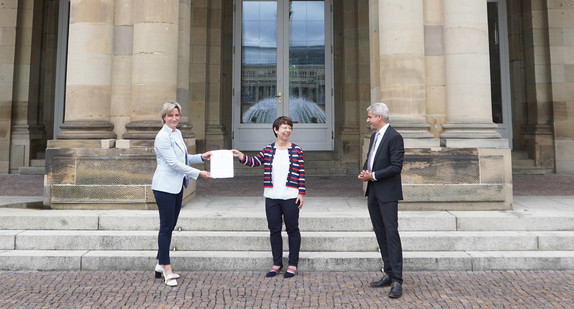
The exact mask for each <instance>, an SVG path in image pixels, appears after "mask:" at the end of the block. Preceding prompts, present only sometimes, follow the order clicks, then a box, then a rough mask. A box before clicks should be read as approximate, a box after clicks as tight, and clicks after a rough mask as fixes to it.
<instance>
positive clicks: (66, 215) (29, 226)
mask: <svg viewBox="0 0 574 309" xmlns="http://www.w3.org/2000/svg"><path fill="white" fill-rule="evenodd" d="M299 226H300V228H301V231H306V232H318V231H343V232H351V231H363V232H368V231H372V225H371V221H370V219H369V216H368V213H367V212H366V210H365V211H363V212H361V213H360V214H357V212H353V213H321V212H312V211H307V212H305V213H302V214H301V217H300V220H299ZM158 227H159V218H158V214H157V211H152V210H147V211H145V210H140V211H123V210H118V211H82V210H74V211H66V210H40V209H13V208H5V209H2V211H0V230H113V231H122V230H125V231H157V229H158ZM176 230H182V231H267V222H266V219H265V217H264V214H262V213H261V212H258V215H255V214H249V213H247V214H245V213H240V214H225V213H218V212H203V211H185V210H182V212H181V214H180V217H179V220H178V225H177V227H176ZM399 230H400V231H568V230H570V231H574V212H561V211H544V212H512V211H511V212H505V211H448V212H447V211H400V212H399Z"/></svg>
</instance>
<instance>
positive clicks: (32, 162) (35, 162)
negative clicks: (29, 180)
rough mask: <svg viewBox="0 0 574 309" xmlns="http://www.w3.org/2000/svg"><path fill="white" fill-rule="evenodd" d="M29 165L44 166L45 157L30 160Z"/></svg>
mask: <svg viewBox="0 0 574 309" xmlns="http://www.w3.org/2000/svg"><path fill="white" fill-rule="evenodd" d="M30 166H34V167H45V166H46V159H32V160H30Z"/></svg>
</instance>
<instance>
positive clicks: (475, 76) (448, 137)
mask: <svg viewBox="0 0 574 309" xmlns="http://www.w3.org/2000/svg"><path fill="white" fill-rule="evenodd" d="M573 84H574V1H572V0H564V1H554V0H547V1H542V0H525V1H520V0H508V1H504V0H494V1H490V0H465V1H460V0H320V1H311V0H309V1H286V0H277V1H249V0H209V1H208V0H203V1H196V0H51V1H41V0H12V1H4V2H2V3H0V107H1V108H0V173H18V172H19V171H20V170H22V168H25V167H28V166H30V165H32V164H33V162H35V161H34V160H38V159H39V160H43V159H45V162H46V190H45V204H46V205H50V206H51V207H54V208H102V207H113V208H146V207H151V206H153V202H154V201H153V195H152V194H150V193H151V190H150V185H151V174H152V173H153V169H154V168H155V162H154V160H155V156H154V154H153V149H152V147H151V146H152V144H153V138H154V136H155V134H156V132H157V131H158V130H159V128H160V126H161V120H160V117H159V112H160V109H161V105H162V103H163V102H165V101H168V100H177V101H178V102H180V103H181V104H182V107H183V111H182V113H183V117H182V127H181V130H182V132H183V133H184V136H185V138H186V139H187V142H188V145H190V151H196V150H197V151H205V150H212V149H221V148H231V147H234V148H238V149H242V150H245V151H250V150H251V151H255V150H259V149H261V148H262V146H263V145H264V144H265V143H267V142H269V141H272V140H273V139H274V137H273V135H272V131H271V129H270V126H271V125H270V124H269V123H268V122H269V121H268V120H267V119H273V118H274V117H276V116H277V115H290V116H291V117H293V118H294V119H296V121H297V123H296V125H295V128H294V133H293V137H292V140H293V141H294V142H296V143H298V144H300V145H302V147H303V149H304V150H305V158H306V168H307V173H308V174H310V175H356V174H357V173H358V172H359V170H360V168H361V165H362V162H363V160H364V159H363V158H364V156H365V154H366V151H367V149H366V147H367V144H368V136H369V133H370V132H369V131H368V128H367V127H366V125H365V115H366V111H365V109H366V107H367V106H369V105H370V104H371V103H372V102H377V101H384V102H385V103H387V104H388V105H389V108H390V110H391V125H393V126H394V127H395V128H397V129H398V130H399V131H400V132H401V133H402V134H403V137H405V142H406V146H407V157H406V159H407V161H406V163H405V171H404V176H405V177H404V184H405V196H406V200H405V203H402V207H404V208H405V209H409V208H412V209H504V208H509V207H511V204H512V168H513V166H512V162H511V150H512V157H514V158H520V160H515V161H514V162H515V166H514V168H515V172H523V173H563V174H573V173H574V157H573V156H572V155H571V153H573V152H574V112H573V110H574V87H572V86H573ZM250 109H251V111H252V112H253V113H252V114H249V115H248V116H246V114H247V113H248V112H249V110H250ZM257 115H258V116H257ZM263 116H265V117H268V118H265V117H263ZM258 117H259V118H258ZM528 164H531V165H532V166H530V167H527V165H528ZM237 173H238V174H245V175H247V174H249V173H259V171H251V170H248V169H242V168H241V167H239V166H238V167H237ZM342 186H344V184H342ZM193 195H194V188H193V186H192V188H190V189H188V190H187V191H186V198H187V199H189V198H192V197H193Z"/></svg>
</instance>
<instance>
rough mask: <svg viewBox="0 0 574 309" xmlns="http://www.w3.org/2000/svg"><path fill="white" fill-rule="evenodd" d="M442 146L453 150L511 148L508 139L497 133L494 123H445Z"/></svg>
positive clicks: (441, 137)
mask: <svg viewBox="0 0 574 309" xmlns="http://www.w3.org/2000/svg"><path fill="white" fill-rule="evenodd" d="M443 128H444V129H445V131H444V132H443V133H442V134H441V135H440V140H441V145H442V146H443V147H451V148H509V145H508V139H503V138H501V136H500V133H498V132H497V131H496V129H497V126H496V124H494V123H445V124H443Z"/></svg>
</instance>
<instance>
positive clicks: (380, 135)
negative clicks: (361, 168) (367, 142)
mask: <svg viewBox="0 0 574 309" xmlns="http://www.w3.org/2000/svg"><path fill="white" fill-rule="evenodd" d="M388 127H389V124H388V123H387V124H386V125H384V126H383V127H382V128H381V129H380V130H379V135H378V136H376V138H377V140H376V141H374V143H375V152H376V151H377V149H379V145H380V144H381V141H382V140H383V136H384V135H385V132H387V128H388ZM371 158H372V160H373V161H374V160H375V154H373V155H372V156H371ZM369 168H370V169H371V171H372V170H373V162H369ZM371 179H372V180H373V181H377V178H376V177H375V172H374V171H373V172H372V173H371Z"/></svg>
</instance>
